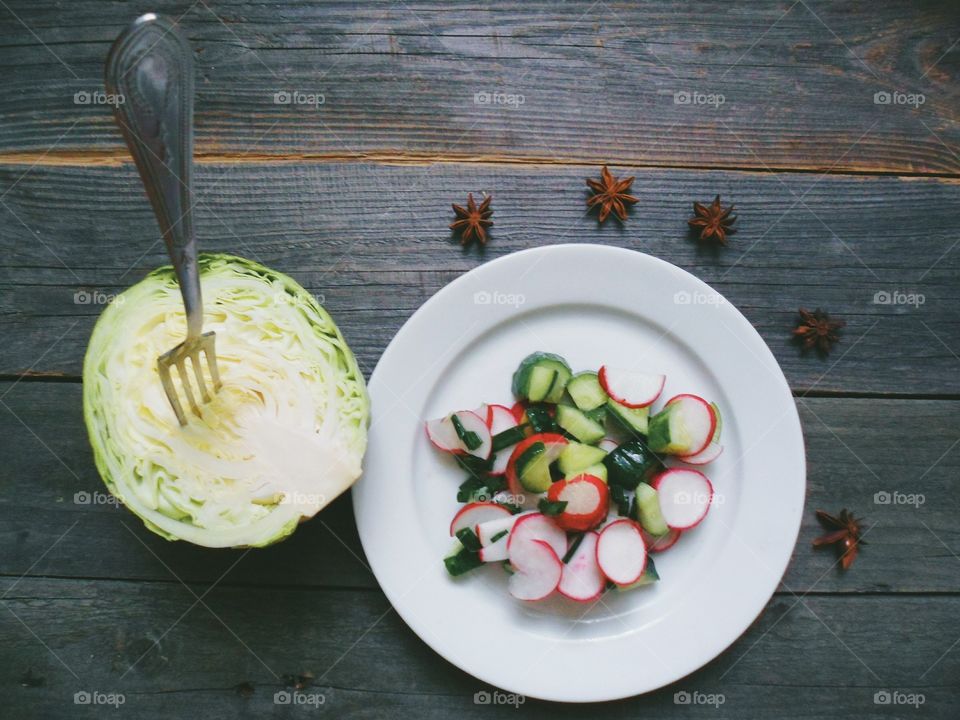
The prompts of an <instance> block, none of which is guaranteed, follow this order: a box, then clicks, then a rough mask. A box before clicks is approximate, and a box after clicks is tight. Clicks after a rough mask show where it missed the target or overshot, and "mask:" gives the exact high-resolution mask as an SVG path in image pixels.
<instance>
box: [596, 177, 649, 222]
mask: <svg viewBox="0 0 960 720" xmlns="http://www.w3.org/2000/svg"><path fill="white" fill-rule="evenodd" d="M633 180H634V178H633V176H632V175H631V176H630V177H628V178H624V179H623V180H617V179H616V178H615V177H614V176H613V175H612V174H611V173H610V170H609V169H608V168H607V166H606V165H604V166H603V170H601V171H600V180H592V179H590V178H587V186H588V187H589V188H590V189H591V190H593V195H591V196H590V197H588V198H587V207H589V208H590V209H593V208H594V207H599V208H600V215H599V217H598V220H599V222H600V223H603V222H604V221H605V220H606V219H607V217H608V216H609V215H610V213H611V212H612V213H613V214H614V215H616V216H617V219H618V220H619V221H620V222H624V221H626V219H627V206H626V203H635V202H639V200H637V198H635V197H634V196H633V195H629V194H628V193H627V191H628V190H629V189H630V186H631V185H633Z"/></svg>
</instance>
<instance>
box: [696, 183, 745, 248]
mask: <svg viewBox="0 0 960 720" xmlns="http://www.w3.org/2000/svg"><path fill="white" fill-rule="evenodd" d="M693 212H694V213H695V215H694V217H692V218H690V219H689V220H687V224H688V225H689V226H690V227H692V228H701V230H700V239H701V240H711V239H716V241H717V242H719V243H720V244H721V245H726V244H727V235H732V234H733V233H735V232H736V229H735V228H734V227H732V225H733V223H735V222H736V220H737V216H736V215H731V214H730V213H732V212H733V205H731V206H730V207H728V208H727V209H726V210H724V209H723V207H722V206H721V205H720V196H719V195H717V196H716V197H715V198H714V199H713V202H712V203H710V204H709V205H702V204H700V203H698V202H694V203H693Z"/></svg>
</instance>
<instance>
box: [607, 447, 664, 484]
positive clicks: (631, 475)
mask: <svg viewBox="0 0 960 720" xmlns="http://www.w3.org/2000/svg"><path fill="white" fill-rule="evenodd" d="M603 464H604V465H606V466H607V470H608V471H609V480H610V484H611V485H617V486H619V487H622V488H624V489H626V490H633V489H635V488H636V487H637V485H639V484H640V483H642V482H648V481H650V480H651V479H653V477H654V476H655V475H657V474H658V473H660V472H663V470H664V467H663V463H662V462H660V458H658V457H657V456H656V455H654V454H653V452H652V451H651V450H650V448H648V447H647V446H646V445H645V444H644V442H643V440H641V439H639V438H636V439H634V440H628V441H627V442H625V443H623V444H622V445H620V446H618V447H617V448H616V450H612V451H611V452H609V453H607V456H606V457H605V458H604V459H603Z"/></svg>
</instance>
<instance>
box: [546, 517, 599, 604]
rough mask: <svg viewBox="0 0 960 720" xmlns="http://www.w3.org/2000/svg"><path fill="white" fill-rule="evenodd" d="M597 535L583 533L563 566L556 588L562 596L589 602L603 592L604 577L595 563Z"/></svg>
mask: <svg viewBox="0 0 960 720" xmlns="http://www.w3.org/2000/svg"><path fill="white" fill-rule="evenodd" d="M599 537H600V536H599V535H598V534H597V533H595V532H588V533H584V535H583V539H582V540H581V541H580V545H579V546H578V547H577V549H576V551H575V552H574V553H573V557H571V558H570V561H569V562H568V563H567V564H566V565H564V566H563V574H562V575H561V577H560V584H559V585H558V586H557V590H558V591H559V593H560V594H561V595H563V596H564V597H567V598H570V599H571V600H576V601H577V602H591V601H593V600H596V599H597V598H598V597H600V596H601V595H602V594H603V589H604V585H605V584H606V583H605V577H604V575H603V573H602V572H601V571H600V566H599V565H597V540H598V539H599Z"/></svg>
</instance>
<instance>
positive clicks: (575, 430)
mask: <svg viewBox="0 0 960 720" xmlns="http://www.w3.org/2000/svg"><path fill="white" fill-rule="evenodd" d="M555 419H556V421H557V425H559V426H560V427H562V428H563V429H564V430H566V431H567V432H568V433H570V434H571V435H573V436H574V437H575V438H576V439H577V440H579V441H580V442H583V443H595V442H599V441H601V440H603V438H604V435H606V429H605V428H604V427H603V425H601V424H600V423H598V422H597V421H595V420H591V419H590V418H588V417H587V416H586V415H584V414H583V411H582V410H578V409H577V408H575V407H573V406H572V405H557V416H556V418H555Z"/></svg>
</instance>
